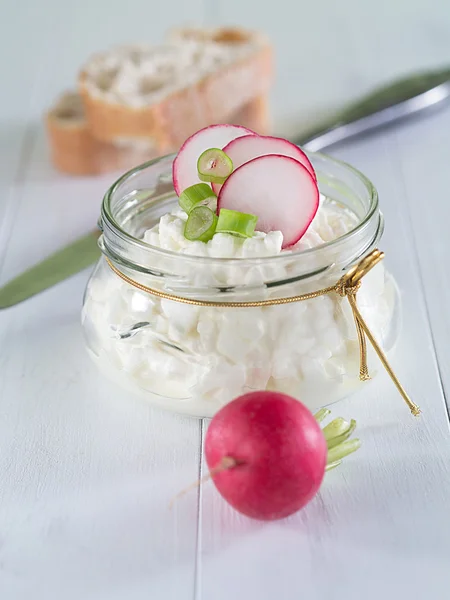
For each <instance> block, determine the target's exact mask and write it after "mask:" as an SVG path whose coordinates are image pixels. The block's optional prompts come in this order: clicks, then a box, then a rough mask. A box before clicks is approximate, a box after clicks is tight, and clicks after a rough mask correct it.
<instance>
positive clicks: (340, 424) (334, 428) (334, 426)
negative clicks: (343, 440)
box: [322, 417, 350, 442]
mask: <svg viewBox="0 0 450 600" xmlns="http://www.w3.org/2000/svg"><path fill="white" fill-rule="evenodd" d="M349 427H350V423H349V422H348V421H346V420H345V419H343V418H342V417H338V418H337V419H334V420H333V421H331V423H328V425H325V427H324V428H323V429H322V431H323V435H324V436H325V439H326V440H327V442H328V441H329V440H331V439H333V438H335V437H337V436H339V435H342V434H343V433H345V432H346V431H347V429H348V428H349Z"/></svg>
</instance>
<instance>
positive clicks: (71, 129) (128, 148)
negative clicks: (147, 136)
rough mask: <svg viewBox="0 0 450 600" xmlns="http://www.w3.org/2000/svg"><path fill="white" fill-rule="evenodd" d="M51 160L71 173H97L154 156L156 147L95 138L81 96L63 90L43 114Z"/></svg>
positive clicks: (61, 168)
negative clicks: (45, 113) (113, 142)
mask: <svg viewBox="0 0 450 600" xmlns="http://www.w3.org/2000/svg"><path fill="white" fill-rule="evenodd" d="M46 126H47V133H48V137H49V141H50V151H51V157H52V162H53V164H54V165H55V167H56V168H57V169H58V170H59V171H62V172H63V173H68V174H70V175H99V174H101V173H108V172H110V171H115V170H121V171H124V170H127V169H130V168H132V167H133V166H135V165H137V164H139V163H142V162H145V161H146V160H150V159H151V158H154V157H155V156H156V149H155V148H152V147H150V146H148V144H144V145H143V146H142V145H141V146H139V142H137V143H136V142H135V141H134V140H131V141H130V142H129V143H128V144H127V143H125V142H123V143H122V144H120V145H116V144H111V143H107V142H102V141H99V140H97V139H96V138H94V137H93V136H92V135H91V133H90V131H89V127H88V124H87V121H86V119H85V115H84V108H83V103H82V101H81V97H80V95H79V94H78V93H76V92H65V93H64V94H62V95H61V97H60V98H59V99H58V100H57V102H56V103H55V105H54V106H53V107H52V108H51V109H50V110H49V112H48V113H47V115H46Z"/></svg>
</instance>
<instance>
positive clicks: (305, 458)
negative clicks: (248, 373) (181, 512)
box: [205, 391, 327, 521]
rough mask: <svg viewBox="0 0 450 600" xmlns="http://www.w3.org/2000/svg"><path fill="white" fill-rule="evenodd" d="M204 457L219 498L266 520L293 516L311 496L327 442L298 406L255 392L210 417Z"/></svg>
mask: <svg viewBox="0 0 450 600" xmlns="http://www.w3.org/2000/svg"><path fill="white" fill-rule="evenodd" d="M205 455H206V462H207V464H208V467H209V469H210V471H211V474H212V479H213V481H214V484H215V485H216V487H217V489H218V491H219V492H220V494H221V495H222V496H223V497H224V498H225V500H226V501H227V502H229V503H230V504H231V506H233V507H234V508H235V509H236V510H238V511H239V512H241V513H243V514H244V515H247V516H248V517H252V518H254V519H260V520H265V521H269V520H275V519H282V518H283V517H287V516H289V515H291V514H293V513H295V512H297V511H298V510H299V509H301V508H302V507H303V506H305V505H306V504H307V503H308V502H309V501H310V500H311V499H312V498H313V497H314V496H315V494H316V493H317V491H318V490H319V487H320V484H321V483H322V479H323V476H324V473H325V466H326V462H327V443H326V441H325V438H324V435H323V433H322V430H321V428H320V426H319V424H318V422H317V421H316V419H315V418H314V416H313V415H312V414H311V412H310V411H309V410H308V409H307V408H306V407H305V406H304V405H303V404H301V402H299V401H298V400H295V399H294V398H292V397H290V396H287V395H285V394H280V393H277V392H269V391H260V392H251V393H249V394H245V395H243V396H240V397H239V398H236V400H233V401H232V402H230V403H229V404H227V405H226V406H224V407H223V408H222V409H221V410H220V411H219V412H218V413H217V414H216V415H215V417H214V418H213V420H212V421H211V424H210V426H209V428H208V431H207V434H206V440H205ZM221 469H222V470H221Z"/></svg>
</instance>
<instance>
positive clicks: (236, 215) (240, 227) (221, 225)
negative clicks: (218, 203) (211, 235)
mask: <svg viewBox="0 0 450 600" xmlns="http://www.w3.org/2000/svg"><path fill="white" fill-rule="evenodd" d="M257 221H258V217H256V216H255V215H247V214H246V213H241V212H239V211H237V210H229V209H228V208H222V209H221V211H220V213H219V220H218V221H217V228H216V233H231V234H233V235H238V236H239V237H247V238H250V237H252V235H253V234H254V232H255V227H256V223H257Z"/></svg>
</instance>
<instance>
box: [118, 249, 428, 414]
mask: <svg viewBox="0 0 450 600" xmlns="http://www.w3.org/2000/svg"><path fill="white" fill-rule="evenodd" d="M383 258H384V253H383V252H380V250H372V252H370V253H369V254H367V256H365V257H364V258H363V259H362V260H361V261H360V262H359V263H357V264H356V265H354V266H353V267H352V268H351V269H349V270H348V271H347V273H345V275H344V276H343V277H341V279H340V280H339V281H338V282H337V283H336V284H335V285H332V286H331V287H327V288H324V289H321V290H317V291H315V292H309V293H307V294H300V295H297V296H289V297H287V298H270V299H268V300H255V301H249V302H218V301H215V300H196V299H193V298H186V297H183V296H177V295H175V294H171V293H169V292H163V291H161V290H156V289H153V288H150V287H147V286H145V285H142V284H141V283H139V282H137V281H135V280H134V279H131V277H128V275H125V273H122V271H121V270H120V269H118V268H117V267H116V266H115V265H114V264H113V263H112V262H111V260H110V259H109V258H108V257H106V262H107V263H108V265H109V266H110V267H111V269H112V271H113V272H114V273H115V274H116V275H117V276H118V277H120V278H121V279H122V280H123V281H125V282H126V283H128V284H129V285H131V286H133V287H135V288H137V289H138V290H141V291H142V292H147V293H148V294H152V295H153V296H156V297H157V298H163V299H165V300H173V301H174V302H181V303H183V304H190V305H193V306H207V307H213V308H241V307H246V308H250V307H264V306H279V305H282V304H291V303H292V302H301V301H302V300H311V299H313V298H318V297H319V296H326V295H327V294H330V293H332V292H335V293H337V294H339V296H341V297H342V298H347V299H348V302H349V304H350V307H351V309H352V313H353V319H354V321H355V326H356V332H357V334H358V342H359V354H360V366H359V378H360V380H361V381H366V380H367V379H370V375H369V369H368V367H367V345H366V337H367V339H368V340H369V341H370V343H371V345H372V346H373V349H374V350H375V352H376V353H377V355H378V358H379V359H380V361H381V363H382V364H383V366H384V368H385V369H386V371H387V372H388V374H389V376H390V377H391V379H392V381H393V382H394V384H395V386H396V387H397V389H398V391H399V392H400V395H401V396H402V398H403V399H404V401H405V402H406V404H407V405H408V407H409V409H410V411H411V413H412V414H413V415H414V416H417V415H419V414H420V408H419V407H418V406H417V405H416V404H414V402H413V401H412V400H411V399H410V398H409V396H408V394H407V393H406V391H405V389H404V388H403V386H402V385H401V383H400V382H399V380H398V379H397V377H396V375H395V373H394V372H393V370H392V368H391V366H390V364H389V363H388V360H387V358H386V356H385V354H384V352H383V350H382V349H381V347H380V346H379V344H378V342H377V341H376V339H375V338H374V336H373V334H372V332H371V331H370V329H369V327H368V326H367V323H366V321H365V320H364V317H363V316H362V314H361V312H360V311H359V308H358V305H357V303H356V295H357V292H358V290H359V289H360V287H361V283H362V278H363V277H364V276H365V275H367V273H368V272H369V271H370V270H371V269H373V267H375V265H377V264H378V263H379V262H380V261H382V260H383Z"/></svg>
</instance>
